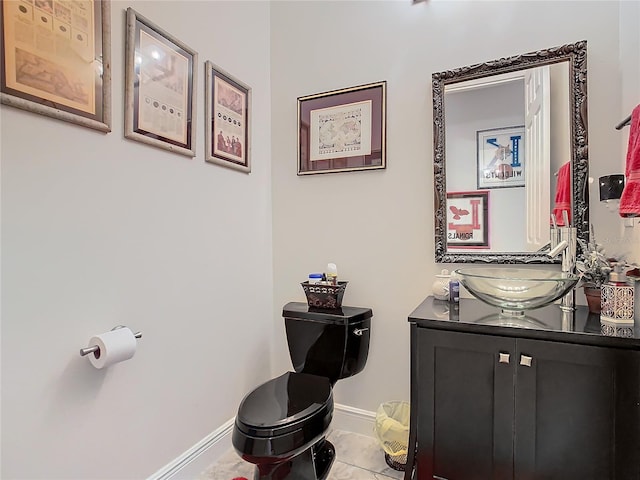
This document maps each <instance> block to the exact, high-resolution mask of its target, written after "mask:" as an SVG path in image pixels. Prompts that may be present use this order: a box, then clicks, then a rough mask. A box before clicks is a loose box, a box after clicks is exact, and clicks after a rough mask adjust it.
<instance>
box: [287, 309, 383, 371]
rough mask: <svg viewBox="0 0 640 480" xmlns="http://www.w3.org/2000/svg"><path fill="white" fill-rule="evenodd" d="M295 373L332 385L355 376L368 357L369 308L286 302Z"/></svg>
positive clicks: (370, 315) (288, 340)
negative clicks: (323, 378)
mask: <svg viewBox="0 0 640 480" xmlns="http://www.w3.org/2000/svg"><path fill="white" fill-rule="evenodd" d="M282 316H283V317H284V319H285V327H286V330H287V343H288V345H289V354H290V356H291V362H292V363H293V368H294V370H295V371H296V372H304V373H311V374H313V375H320V376H323V377H327V378H328V379H329V380H330V381H331V383H332V384H334V383H335V382H336V381H338V380H339V379H341V378H347V377H350V376H352V375H355V374H356V373H359V372H361V371H362V369H363V368H364V366H365V364H366V363H367V357H368V355H369V334H370V328H371V317H372V316H373V312H372V311H371V309H370V308H362V307H345V306H343V307H342V308H340V309H335V310H325V309H319V308H314V307H309V306H308V305H307V304H306V303H301V302H290V303H287V304H286V305H285V306H284V308H283V310H282Z"/></svg>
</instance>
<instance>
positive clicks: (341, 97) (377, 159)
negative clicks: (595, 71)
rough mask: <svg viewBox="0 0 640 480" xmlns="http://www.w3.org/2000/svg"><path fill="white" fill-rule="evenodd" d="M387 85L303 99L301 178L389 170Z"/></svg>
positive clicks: (300, 107)
mask: <svg viewBox="0 0 640 480" xmlns="http://www.w3.org/2000/svg"><path fill="white" fill-rule="evenodd" d="M386 102H387V82H385V81H382V82H376V83H370V84H367V85H361V86H357V87H351V88H343V89H341V90H333V91H330V92H325V93H318V94H315V95H308V96H305V97H298V175H310V174H314V173H333V172H348V171H353V170H377V169H383V168H386Z"/></svg>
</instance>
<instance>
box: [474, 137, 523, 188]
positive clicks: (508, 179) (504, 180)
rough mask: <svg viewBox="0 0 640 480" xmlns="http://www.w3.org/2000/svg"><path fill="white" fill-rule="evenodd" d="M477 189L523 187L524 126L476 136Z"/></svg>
mask: <svg viewBox="0 0 640 480" xmlns="http://www.w3.org/2000/svg"><path fill="white" fill-rule="evenodd" d="M477 150H478V188H479V189H480V188H508V187H524V174H525V168H524V167H525V160H526V159H525V158H524V125H521V126H518V127H506V128H494V129H491V130H480V131H478V132H477Z"/></svg>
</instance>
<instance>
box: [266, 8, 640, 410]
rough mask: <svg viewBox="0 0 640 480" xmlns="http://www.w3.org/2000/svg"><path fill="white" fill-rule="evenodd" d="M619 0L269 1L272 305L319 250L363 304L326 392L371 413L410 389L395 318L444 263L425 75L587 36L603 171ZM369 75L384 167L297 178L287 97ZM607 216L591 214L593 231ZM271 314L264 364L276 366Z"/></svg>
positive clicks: (613, 103)
mask: <svg viewBox="0 0 640 480" xmlns="http://www.w3.org/2000/svg"><path fill="white" fill-rule="evenodd" d="M618 9H619V4H618V3H617V2H608V1H604V2H572V1H569V2H552V3H550V2H517V1H513V2H473V1H471V2H465V1H437V0H434V1H429V2H421V3H418V4H412V2H409V1H406V2H405V1H383V2H323V1H315V2H275V3H273V5H272V9H271V42H272V43H271V45H272V63H271V68H272V77H271V78H272V166H273V202H274V204H273V212H274V213H273V222H274V223H273V230H274V273H275V275H274V278H275V279H276V281H275V286H274V291H275V293H274V304H275V307H276V308H277V307H279V306H281V305H283V304H284V303H285V302H287V301H290V300H300V301H302V300H304V295H303V292H302V290H301V289H300V286H299V285H298V282H300V281H301V280H303V279H304V278H305V276H306V274H307V273H308V272H309V271H312V270H318V269H321V268H323V267H324V265H325V264H326V263H327V262H328V261H332V262H335V263H336V264H337V265H338V268H339V271H340V275H341V276H342V277H343V278H344V279H347V280H349V281H350V283H349V286H348V288H347V290H346V294H345V299H344V302H345V304H348V305H359V306H369V307H372V308H373V312H374V318H373V323H372V325H373V330H372V337H371V350H370V356H369V361H368V365H367V368H365V370H364V371H363V372H362V373H361V374H359V375H358V376H356V377H353V378H350V379H346V380H343V381H340V382H338V384H337V385H336V391H335V394H336V396H335V399H336V401H337V402H339V403H343V404H347V405H351V406H354V407H359V408H363V409H366V410H375V409H376V408H377V406H378V405H379V404H380V403H381V402H382V401H385V400H389V399H394V398H401V399H402V398H404V399H406V398H408V397H409V325H408V323H407V316H408V315H409V314H410V312H411V311H412V310H413V309H414V308H415V307H416V306H417V305H418V304H419V303H420V302H421V301H422V299H423V298H424V297H425V296H426V295H428V294H430V288H431V284H432V281H433V279H434V275H435V274H436V272H439V271H440V269H441V268H443V265H436V264H435V263H434V260H433V258H434V241H433V233H434V232H433V217H432V215H433V191H432V190H433V189H432V182H433V174H432V161H433V155H432V144H433V135H432V123H431V122H432V98H431V74H432V73H433V72H439V71H444V70H447V69H451V68H456V67H460V66H464V65H470V64H473V63H478V62H482V61H486V60H491V59H496V58H500V57H506V56H510V55H515V54H518V53H524V52H530V51H535V50H539V49H542V48H547V47H553V46H558V45H563V44H566V43H573V42H576V41H580V40H584V39H586V40H587V41H588V69H589V77H588V89H589V156H590V161H591V162H592V165H593V167H592V171H593V173H592V175H593V176H594V177H595V176H596V175H602V174H604V173H605V172H608V171H610V169H611V166H610V164H611V162H612V159H616V158H620V157H621V155H622V154H621V146H620V138H619V135H620V133H619V132H617V131H616V130H615V129H614V128H613V127H614V125H616V124H617V123H618V122H619V121H620V119H621V118H624V116H626V115H627V114H628V108H629V106H628V105H626V106H625V107H624V108H621V105H620V88H619V87H620V84H621V81H622V80H621V76H622V75H621V65H620V59H619V56H618V53H619V50H620V45H619V35H620V31H619V21H620V16H619V11H618ZM634 11H635V12H637V10H634ZM567 19H571V21H567ZM626 22H628V23H627V25H628V26H629V29H631V25H633V24H634V23H633V22H632V21H631V20H626ZM635 24H636V25H637V22H636V23H635ZM629 35H631V32H630V33H629ZM636 35H637V33H636ZM636 53H637V51H636ZM625 61H632V62H636V63H633V65H635V68H637V67H638V63H637V60H635V59H634V60H625ZM626 68H629V67H626ZM379 80H386V81H387V82H388V85H387V87H388V99H387V100H388V105H387V169H386V170H378V171H369V172H350V173H339V174H329V175H311V176H303V177H297V176H296V175H295V172H296V133H295V132H296V97H298V96H301V95H308V94H313V93H318V92H324V91H327V90H331V89H337V88H343V87H349V86H353V85H360V84H365V83H369V82H374V81H379ZM636 85H637V83H636ZM636 98H637V97H636ZM596 178H597V177H596ZM592 196H593V192H592ZM592 205H593V202H592ZM608 215H609V216H611V215H612V214H610V213H608V212H606V211H602V210H601V209H598V210H597V211H595V212H594V215H592V220H593V222H594V223H595V225H596V229H598V225H599V222H601V221H602V219H603V218H604V217H606V216H608ZM613 221H615V222H617V220H615V219H614V220H613ZM609 240H614V241H615V238H611V236H610V237H609ZM636 248H637V245H636ZM577 297H579V300H580V301H582V303H584V300H583V299H582V294H578V295H577ZM278 316H279V312H277V314H276V317H275V318H276V324H275V325H276V330H275V332H276V336H275V339H276V340H275V344H274V346H275V352H280V358H279V359H278V362H277V363H276V364H275V366H276V369H278V366H280V369H282V370H284V369H287V368H289V363H288V359H287V357H286V347H285V346H284V345H285V344H284V335H283V333H282V327H281V325H280V323H278V318H277V317H278Z"/></svg>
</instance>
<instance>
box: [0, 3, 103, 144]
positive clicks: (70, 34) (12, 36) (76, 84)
mask: <svg viewBox="0 0 640 480" xmlns="http://www.w3.org/2000/svg"><path fill="white" fill-rule="evenodd" d="M0 20H1V21H0V26H1V30H2V31H1V32H0V38H2V44H1V49H2V52H1V55H0V58H2V65H1V66H0V77H1V79H0V100H1V101H2V103H3V104H5V105H11V106H13V107H17V108H21V109H23V110H28V111H30V112H34V113H38V114H41V115H46V116H49V117H52V118H57V119H59V120H64V121H66V122H71V123H75V124H77V125H82V126H84V127H89V128H93V129H95V130H100V131H102V132H110V131H111V3H110V1H109V0H95V1H93V0H74V1H73V2H62V1H54V0H20V1H19V0H4V1H3V2H1V7H0Z"/></svg>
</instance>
